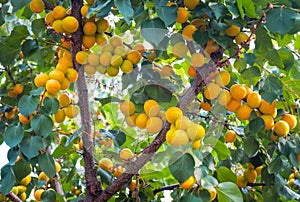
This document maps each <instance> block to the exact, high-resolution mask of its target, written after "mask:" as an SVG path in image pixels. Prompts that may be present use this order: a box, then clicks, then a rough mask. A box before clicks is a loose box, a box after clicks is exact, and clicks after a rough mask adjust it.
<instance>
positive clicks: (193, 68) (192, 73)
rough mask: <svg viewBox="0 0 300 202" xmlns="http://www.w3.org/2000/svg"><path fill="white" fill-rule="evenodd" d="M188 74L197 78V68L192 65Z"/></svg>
mask: <svg viewBox="0 0 300 202" xmlns="http://www.w3.org/2000/svg"><path fill="white" fill-rule="evenodd" d="M188 74H189V76H190V77H191V78H196V76H197V70H196V68H195V67H193V66H192V65H191V66H190V67H189V68H188Z"/></svg>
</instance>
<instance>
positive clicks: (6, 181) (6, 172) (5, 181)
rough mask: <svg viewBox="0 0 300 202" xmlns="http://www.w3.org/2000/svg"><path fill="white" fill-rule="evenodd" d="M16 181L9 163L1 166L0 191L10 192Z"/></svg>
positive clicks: (4, 193)
mask: <svg viewBox="0 0 300 202" xmlns="http://www.w3.org/2000/svg"><path fill="white" fill-rule="evenodd" d="M15 183H16V176H15V175H14V172H13V168H12V166H11V165H5V166H3V167H2V168H1V187H0V191H1V193H2V194H3V195H6V194H8V193H9V192H10V190H11V189H12V188H13V186H14V185H15Z"/></svg>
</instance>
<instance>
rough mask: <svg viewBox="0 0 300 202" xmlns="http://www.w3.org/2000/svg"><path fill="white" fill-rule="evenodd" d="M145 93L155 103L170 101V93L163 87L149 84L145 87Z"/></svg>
mask: <svg viewBox="0 0 300 202" xmlns="http://www.w3.org/2000/svg"><path fill="white" fill-rule="evenodd" d="M145 92H146V93H147V95H148V96H149V98H151V99H154V100H156V101H157V102H169V101H170V100H171V99H172V92H171V91H170V90H169V89H167V88H164V87H163V86H159V85H155V84H150V85H147V86H145Z"/></svg>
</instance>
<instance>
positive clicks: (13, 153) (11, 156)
mask: <svg viewBox="0 0 300 202" xmlns="http://www.w3.org/2000/svg"><path fill="white" fill-rule="evenodd" d="M18 156H19V150H17V149H16V148H15V147H13V148H10V149H9V150H8V152H7V159H8V161H9V163H8V164H9V165H15V163H16V160H17V158H18Z"/></svg>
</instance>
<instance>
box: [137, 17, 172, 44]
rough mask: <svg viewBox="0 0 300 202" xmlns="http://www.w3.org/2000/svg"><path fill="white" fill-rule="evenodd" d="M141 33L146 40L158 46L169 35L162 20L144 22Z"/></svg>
mask: <svg viewBox="0 0 300 202" xmlns="http://www.w3.org/2000/svg"><path fill="white" fill-rule="evenodd" d="M141 33H142V36H143V37H144V38H145V40H147V41H149V42H152V43H154V44H155V45H158V44H159V43H160V42H161V41H162V40H163V39H164V37H165V35H166V34H167V29H166V27H165V24H164V22H163V21H162V20H161V19H159V18H155V19H152V20H145V21H144V22H142V25H141Z"/></svg>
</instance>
